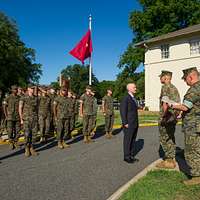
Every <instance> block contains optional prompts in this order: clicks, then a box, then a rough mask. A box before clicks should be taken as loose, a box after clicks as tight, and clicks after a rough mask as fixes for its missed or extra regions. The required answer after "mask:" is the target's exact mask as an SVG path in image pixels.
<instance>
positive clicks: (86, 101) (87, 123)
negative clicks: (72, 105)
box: [80, 86, 94, 143]
mask: <svg viewBox="0 0 200 200" xmlns="http://www.w3.org/2000/svg"><path fill="white" fill-rule="evenodd" d="M91 91H92V88H91V87H90V86H87V87H86V92H85V93H84V94H83V95H82V96H81V98H80V116H81V117H83V130H82V132H83V135H84V143H89V142H90V141H91V139H90V134H91V132H92V127H93V114H94V107H93V105H94V98H93V96H92V95H91Z"/></svg>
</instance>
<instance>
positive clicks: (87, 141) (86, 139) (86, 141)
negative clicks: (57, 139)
mask: <svg viewBox="0 0 200 200" xmlns="http://www.w3.org/2000/svg"><path fill="white" fill-rule="evenodd" d="M83 142H84V143H86V144H88V143H89V140H88V136H84V139H83Z"/></svg>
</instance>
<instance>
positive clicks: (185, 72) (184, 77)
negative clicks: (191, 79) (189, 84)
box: [182, 67, 199, 79]
mask: <svg viewBox="0 0 200 200" xmlns="http://www.w3.org/2000/svg"><path fill="white" fill-rule="evenodd" d="M193 71H196V72H198V70H197V68H196V67H190V68H188V69H184V70H183V76H182V79H186V77H187V76H188V75H189V74H190V73H191V72H193ZM198 73H199V72H198Z"/></svg>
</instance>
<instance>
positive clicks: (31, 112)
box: [20, 95, 39, 120]
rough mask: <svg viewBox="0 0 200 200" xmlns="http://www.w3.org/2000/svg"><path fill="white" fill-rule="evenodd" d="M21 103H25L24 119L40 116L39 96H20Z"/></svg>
mask: <svg viewBox="0 0 200 200" xmlns="http://www.w3.org/2000/svg"><path fill="white" fill-rule="evenodd" d="M20 105H23V120H29V119H33V118H36V117H38V107H39V102H38V97H37V96H28V95H25V96H23V97H21V98H20Z"/></svg>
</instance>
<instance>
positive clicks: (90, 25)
mask: <svg viewBox="0 0 200 200" xmlns="http://www.w3.org/2000/svg"><path fill="white" fill-rule="evenodd" d="M89 30H90V31H92V15H91V14H90V15H89ZM89 85H92V54H91V56H90V58H89Z"/></svg>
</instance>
